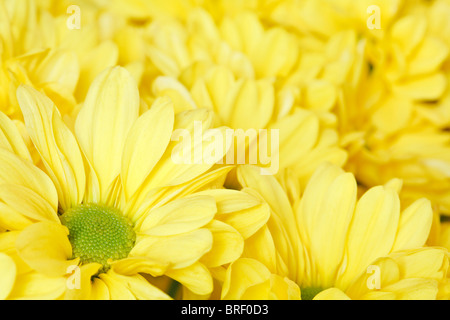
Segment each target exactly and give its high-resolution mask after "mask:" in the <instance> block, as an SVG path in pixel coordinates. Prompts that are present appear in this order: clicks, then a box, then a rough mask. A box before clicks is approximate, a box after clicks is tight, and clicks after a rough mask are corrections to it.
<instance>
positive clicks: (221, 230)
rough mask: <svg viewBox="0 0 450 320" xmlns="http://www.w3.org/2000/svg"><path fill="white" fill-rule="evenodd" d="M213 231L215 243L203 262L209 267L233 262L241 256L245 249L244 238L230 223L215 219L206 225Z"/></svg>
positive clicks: (203, 258) (202, 259)
mask: <svg viewBox="0 0 450 320" xmlns="http://www.w3.org/2000/svg"><path fill="white" fill-rule="evenodd" d="M205 227H206V228H208V230H210V231H211V233H212V236H213V243H212V248H211V250H210V251H209V252H208V253H206V254H205V255H204V256H203V257H202V258H201V262H202V263H204V264H205V265H206V266H207V267H209V268H211V267H218V266H221V265H225V264H228V263H231V262H233V261H235V260H237V259H238V258H239V256H240V255H241V254H242V251H243V250H244V238H243V237H242V236H241V234H240V233H239V232H238V231H237V230H236V229H234V228H233V227H231V226H230V225H228V224H226V223H224V222H221V221H218V220H213V221H211V222H210V223H209V224H208V225H206V226H205Z"/></svg>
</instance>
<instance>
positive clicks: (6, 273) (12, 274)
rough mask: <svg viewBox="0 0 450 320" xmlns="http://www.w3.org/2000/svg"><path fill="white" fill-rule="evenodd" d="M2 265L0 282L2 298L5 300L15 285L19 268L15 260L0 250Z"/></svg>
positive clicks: (0, 298) (0, 263) (0, 295)
mask: <svg viewBox="0 0 450 320" xmlns="http://www.w3.org/2000/svg"><path fill="white" fill-rule="evenodd" d="M0 265H1V272H0V283H1V284H2V285H1V286H0V300H5V299H6V298H7V297H8V296H9V294H10V292H11V290H12V288H13V286H14V282H15V280H16V273H17V268H16V264H15V262H14V260H13V259H12V258H11V257H9V256H8V255H7V254H5V253H3V252H0Z"/></svg>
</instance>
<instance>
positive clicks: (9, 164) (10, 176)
mask: <svg viewBox="0 0 450 320" xmlns="http://www.w3.org/2000/svg"><path fill="white" fill-rule="evenodd" d="M0 163H1V165H0V184H9V185H14V186H15V187H16V188H20V189H22V190H25V189H27V190H30V191H31V193H33V194H35V197H34V198H35V199H40V201H42V203H41V204H40V205H39V206H40V207H45V208H49V210H48V211H47V212H46V213H45V215H44V216H46V217H50V216H51V220H55V221H57V220H58V218H57V216H56V211H57V208H58V195H57V192H56V190H55V187H54V185H53V183H52V181H51V180H50V179H49V177H48V176H47V175H46V174H45V173H44V172H42V171H41V170H40V169H38V168H37V167H36V166H34V165H33V164H32V163H31V162H30V161H26V160H24V159H22V158H21V157H19V156H17V155H15V154H13V153H11V152H9V151H7V150H5V149H1V148H0ZM14 205H15V204H14ZM14 205H12V206H11V209H13V210H14ZM19 205H20V204H19ZM50 208H51V210H50Z"/></svg>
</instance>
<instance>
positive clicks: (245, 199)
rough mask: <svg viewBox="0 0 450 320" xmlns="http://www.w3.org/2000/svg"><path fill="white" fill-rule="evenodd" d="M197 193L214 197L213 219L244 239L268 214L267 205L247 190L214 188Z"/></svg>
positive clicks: (262, 222) (259, 225) (265, 220)
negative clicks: (229, 227)
mask: <svg viewBox="0 0 450 320" xmlns="http://www.w3.org/2000/svg"><path fill="white" fill-rule="evenodd" d="M198 194H201V195H208V196H212V197H214V198H215V200H216V203H217V214H216V216H215V219H217V220H220V221H222V222H225V223H226V224H228V225H230V226H232V227H233V228H234V229H236V230H238V231H239V233H240V234H241V235H242V236H243V237H244V238H245V239H247V238H249V237H250V236H252V235H253V234H254V233H255V232H257V231H258V230H259V229H260V228H261V227H262V226H263V225H264V224H265V223H266V222H267V220H268V219H269V216H270V210H269V206H268V205H267V204H266V203H263V202H261V201H260V200H258V199H257V198H256V197H254V196H252V195H250V194H248V193H247V192H240V191H237V190H229V189H216V190H207V191H201V192H199V193H198Z"/></svg>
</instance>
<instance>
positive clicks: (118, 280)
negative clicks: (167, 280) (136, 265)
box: [100, 270, 171, 300]
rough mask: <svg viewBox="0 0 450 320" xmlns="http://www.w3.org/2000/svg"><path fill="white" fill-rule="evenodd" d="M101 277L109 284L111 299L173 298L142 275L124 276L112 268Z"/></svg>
mask: <svg viewBox="0 0 450 320" xmlns="http://www.w3.org/2000/svg"><path fill="white" fill-rule="evenodd" d="M100 278H101V279H102V280H103V281H104V282H105V283H106V285H107V286H108V288H109V291H110V293H111V299H121V300H123V299H137V300H171V298H170V297H169V296H168V295H167V294H166V293H164V292H162V291H161V290H160V289H158V288H156V287H155V286H153V285H152V284H151V283H149V282H148V281H147V280H145V278H144V277H143V276H141V275H133V276H124V275H121V274H118V273H115V272H114V271H112V270H110V271H109V272H107V273H104V274H102V275H101V277H100ZM121 288H122V289H121ZM121 290H122V292H121Z"/></svg>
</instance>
